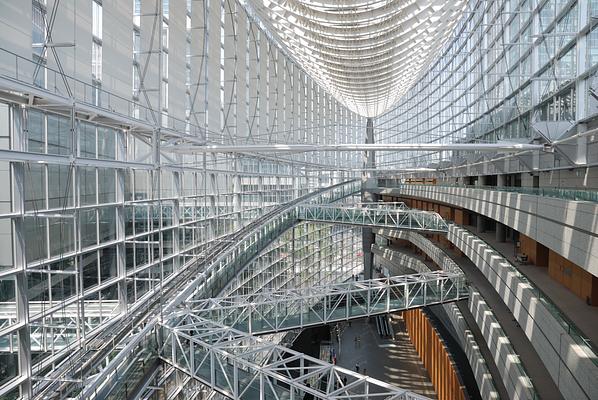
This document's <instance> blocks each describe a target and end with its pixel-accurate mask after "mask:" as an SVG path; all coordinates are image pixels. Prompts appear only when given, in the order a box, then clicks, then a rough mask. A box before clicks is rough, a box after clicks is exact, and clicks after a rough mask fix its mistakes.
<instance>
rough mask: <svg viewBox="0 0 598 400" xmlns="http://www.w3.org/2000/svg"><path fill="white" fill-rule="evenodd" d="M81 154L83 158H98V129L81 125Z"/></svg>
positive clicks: (84, 124)
mask: <svg viewBox="0 0 598 400" xmlns="http://www.w3.org/2000/svg"><path fill="white" fill-rule="evenodd" d="M79 152H80V154H81V157H85V158H96V127H95V126H94V125H91V124H86V123H81V125H80V127H79Z"/></svg>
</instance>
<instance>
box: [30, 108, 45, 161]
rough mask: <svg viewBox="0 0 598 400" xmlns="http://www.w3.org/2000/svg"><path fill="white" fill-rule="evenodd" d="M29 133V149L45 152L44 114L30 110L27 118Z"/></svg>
mask: <svg viewBox="0 0 598 400" xmlns="http://www.w3.org/2000/svg"><path fill="white" fill-rule="evenodd" d="M27 123H28V126H27V129H28V131H29V133H28V139H29V141H28V150H29V151H31V152H35V153H43V152H45V149H44V142H45V139H44V136H45V135H44V114H42V113H40V112H38V111H34V110H31V109H30V110H29V115H28V119H27Z"/></svg>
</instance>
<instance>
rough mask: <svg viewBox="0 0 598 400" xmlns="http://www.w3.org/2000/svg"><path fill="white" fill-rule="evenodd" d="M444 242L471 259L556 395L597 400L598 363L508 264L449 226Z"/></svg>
mask: <svg viewBox="0 0 598 400" xmlns="http://www.w3.org/2000/svg"><path fill="white" fill-rule="evenodd" d="M448 238H449V240H450V241H451V242H453V243H454V245H455V246H456V247H457V248H459V249H460V250H461V251H462V252H463V253H465V254H466V255H467V257H469V259H471V261H472V262H473V263H474V264H475V265H476V267H477V268H478V269H479V270H480V271H481V272H482V273H483V274H484V276H485V277H486V279H488V281H489V282H490V283H491V284H492V285H493V286H494V288H495V290H496V292H497V293H498V294H500V296H501V298H502V299H503V302H504V303H505V305H506V306H507V307H508V308H509V309H510V310H511V312H512V314H513V317H514V318H515V319H516V320H517V322H518V323H519V325H520V326H521V328H522V329H523V331H524V333H525V335H526V336H527V338H528V339H529V341H530V343H531V345H532V346H533V347H534V349H535V350H536V352H537V353H538V355H539V356H540V358H541V359H542V360H543V362H544V364H545V366H546V369H547V370H548V372H549V373H550V375H551V377H552V379H553V380H554V382H555V383H556V385H557V386H558V387H559V390H560V391H561V393H562V395H563V396H564V397H565V398H568V399H595V398H598V380H596V376H598V361H597V360H596V355H595V354H594V353H593V352H592V350H591V349H590V348H589V347H588V346H586V345H584V344H583V343H579V342H576V341H575V340H574V337H573V336H571V335H570V334H569V332H568V329H567V327H565V326H563V321H559V320H558V319H557V318H556V317H555V315H554V314H552V313H551V312H550V311H549V308H548V307H549V305H548V304H547V303H545V301H544V300H542V299H540V298H539V297H538V292H537V290H535V288H534V287H533V286H532V285H531V284H530V283H529V282H527V280H525V278H524V277H523V276H522V275H521V274H520V273H519V272H518V271H517V270H516V268H515V267H514V266H513V265H511V264H510V263H509V262H508V261H506V260H505V259H504V258H502V257H501V256H500V254H498V253H496V252H495V251H494V250H493V249H492V248H491V247H490V246H489V245H487V244H486V243H485V242H484V241H482V240H481V239H479V238H478V237H477V236H475V235H473V234H472V233H470V232H469V231H467V230H465V229H463V228H460V227H458V226H456V225H450V227H449V234H448Z"/></svg>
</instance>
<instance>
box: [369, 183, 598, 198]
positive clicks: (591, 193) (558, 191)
mask: <svg viewBox="0 0 598 400" xmlns="http://www.w3.org/2000/svg"><path fill="white" fill-rule="evenodd" d="M411 186H416V187H448V188H462V189H480V190H493V191H497V192H506V193H520V194H527V195H531V196H542V197H552V198H556V199H563V200H573V201H589V202H593V203H598V190H588V189H579V188H572V187H539V188H535V187H527V186H489V185H458V184H449V183H444V182H441V183H437V184H435V185H424V184H417V183H402V182H401V181H400V180H398V179H382V178H380V179H378V187H381V188H382V187H388V188H401V187H411Z"/></svg>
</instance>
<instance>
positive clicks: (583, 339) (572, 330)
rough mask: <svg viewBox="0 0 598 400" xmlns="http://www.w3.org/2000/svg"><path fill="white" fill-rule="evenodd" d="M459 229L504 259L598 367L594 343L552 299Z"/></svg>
mask: <svg viewBox="0 0 598 400" xmlns="http://www.w3.org/2000/svg"><path fill="white" fill-rule="evenodd" d="M459 227H460V228H462V229H464V230H466V231H467V232H469V233H470V234H471V235H473V236H474V237H476V238H478V239H480V240H481V241H483V242H484V244H485V245H486V246H488V248H489V249H491V250H492V251H494V252H495V253H496V254H498V255H499V256H500V258H502V261H503V262H504V263H506V264H507V267H506V268H508V269H509V271H510V272H511V273H513V274H514V275H515V276H517V278H518V279H519V280H520V281H521V282H523V283H525V284H527V285H529V286H530V288H531V291H532V293H533V294H534V295H535V296H536V297H537V298H538V300H539V301H540V302H541V303H542V305H544V307H546V309H547V310H548V312H549V313H550V314H551V315H552V316H553V317H554V319H555V320H556V321H557V322H558V324H559V325H561V327H563V329H564V330H565V331H566V332H567V333H568V334H569V336H571V338H572V339H573V341H574V342H575V343H577V344H578V345H580V347H581V348H582V349H583V348H584V347H585V348H586V349H588V350H590V351H591V353H589V354H588V352H587V351H586V354H587V356H588V357H587V358H588V359H590V360H592V362H593V363H594V364H595V365H598V357H597V356H596V355H597V354H598V349H597V348H596V346H595V345H594V343H593V342H592V341H591V340H590V339H589V338H588V337H587V336H586V335H584V334H583V332H582V331H581V330H579V328H578V327H577V325H575V323H574V322H573V321H571V320H570V319H569V318H568V317H567V316H566V315H565V313H563V312H562V311H561V310H560V309H559V307H558V306H557V305H556V304H555V303H554V302H553V301H552V300H551V299H550V297H548V296H547V295H546V293H544V292H543V291H542V290H541V289H540V288H538V287H537V286H536V285H535V284H534V283H533V282H532V281H531V280H529V279H528V277H527V276H526V275H525V274H524V273H523V272H521V271H520V270H519V269H517V268H516V267H515V266H514V265H513V264H512V263H511V262H510V261H509V259H508V258H507V257H506V256H505V255H504V254H503V253H502V252H500V251H498V250H497V249H495V248H494V247H492V246H491V245H490V244H488V243H487V242H486V241H484V240H483V239H482V238H480V237H478V236H477V235H475V234H474V233H473V232H472V231H471V230H470V229H468V228H466V227H464V226H462V225H459ZM473 250H474V251H475V249H473ZM480 256H481V255H480Z"/></svg>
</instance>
